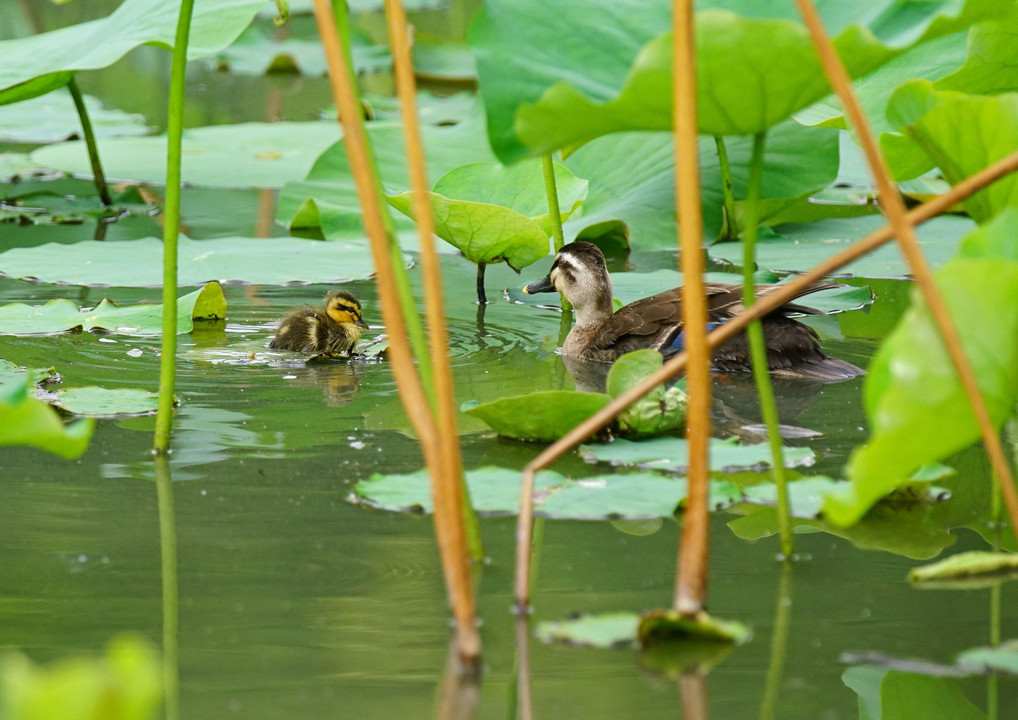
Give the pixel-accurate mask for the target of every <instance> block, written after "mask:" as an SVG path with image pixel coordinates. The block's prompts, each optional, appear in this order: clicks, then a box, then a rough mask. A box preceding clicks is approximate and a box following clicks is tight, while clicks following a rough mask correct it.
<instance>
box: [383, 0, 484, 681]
mask: <svg viewBox="0 0 1018 720" xmlns="http://www.w3.org/2000/svg"><path fill="white" fill-rule="evenodd" d="M385 15H386V19H387V21H388V26H389V44H390V46H391V48H392V59H393V66H394V68H395V75H396V90H397V94H398V96H399V102H400V107H401V108H402V115H403V136H404V139H405V143H406V149H407V165H408V167H409V170H410V184H411V188H412V189H413V191H414V217H415V219H416V221H417V230H418V233H419V234H420V239H421V270H422V275H423V277H424V298H425V309H426V313H427V319H428V328H429V330H430V332H429V342H430V346H431V348H430V349H431V359H432V370H433V373H434V381H435V398H436V405H437V408H436V409H437V414H438V425H439V427H441V428H442V432H440V433H438V440H439V448H438V452H439V462H438V463H437V465H436V466H435V467H433V468H432V473H431V476H432V483H433V491H432V492H433V496H434V504H435V533H436V535H437V536H438V544H439V550H440V553H441V557H442V566H443V568H444V569H445V575H446V578H447V579H449V582H448V585H449V591H450V592H449V594H450V598H449V600H450V603H451V605H452V609H453V615H454V617H455V618H456V635H457V639H458V646H459V654H460V659H461V660H462V661H463V662H464V663H466V664H468V665H470V666H476V665H477V664H478V662H479V660H480V656H481V638H480V634H479V633H478V631H477V624H476V607H475V603H474V594H473V588H472V586H471V583H470V566H469V563H468V559H469V552H468V550H467V542H466V530H465V527H464V517H465V512H464V506H465V503H464V497H463V494H464V493H463V460H462V457H461V456H460V446H459V433H458V432H457V429H456V425H457V423H456V407H455V388H454V386H453V378H452V368H451V364H450V362H449V334H448V330H447V328H446V323H445V308H444V303H443V288H442V274H441V267H440V264H439V258H438V251H437V250H436V249H435V223H434V219H433V218H432V215H431V203H430V201H429V200H428V190H429V186H428V177H427V169H426V167H425V163H424V148H423V146H422V144H421V131H420V124H419V122H418V117H417V88H416V83H415V81H414V73H413V62H412V60H411V57H410V43H409V40H408V39H409V32H408V28H407V20H406V13H405V12H404V10H403V4H402V3H401V2H400V0H385Z"/></svg>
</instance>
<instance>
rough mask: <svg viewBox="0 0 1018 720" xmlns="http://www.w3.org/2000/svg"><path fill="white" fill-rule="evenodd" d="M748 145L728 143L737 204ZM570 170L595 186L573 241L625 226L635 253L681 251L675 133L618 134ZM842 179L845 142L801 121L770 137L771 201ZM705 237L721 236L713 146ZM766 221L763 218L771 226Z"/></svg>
mask: <svg viewBox="0 0 1018 720" xmlns="http://www.w3.org/2000/svg"><path fill="white" fill-rule="evenodd" d="M751 146H752V142H751V140H750V139H749V138H729V139H728V140H727V149H728V156H729V161H730V164H731V174H732V183H733V185H734V189H735V194H736V196H737V197H741V196H744V195H745V193H746V189H747V185H748V180H749V163H750V155H751V150H752V147H751ZM566 165H567V166H568V167H569V169H570V170H572V171H573V172H574V173H576V174H577V175H579V176H580V177H585V178H589V179H590V190H589V194H588V195H587V199H586V200H585V201H584V202H583V205H582V206H581V207H580V209H579V210H578V211H577V212H576V213H574V214H573V216H572V217H571V218H570V219H569V221H568V222H567V223H566V225H565V228H564V229H565V233H566V239H567V240H568V239H571V238H573V237H577V236H579V237H580V238H581V239H590V238H589V237H586V236H585V235H586V234H587V233H592V232H594V233H595V234H596V231H597V229H598V227H610V225H609V224H610V223H612V222H613V221H621V222H622V225H623V227H624V228H625V234H626V236H627V237H628V238H630V240H631V242H632V245H633V247H634V248H638V249H655V248H674V247H675V237H676V235H675V151H674V146H673V143H672V135H671V133H663V132H654V133H649V132H633V133H617V134H614V135H610V136H607V137H602V138H598V139H597V140H595V141H593V142H592V143H589V144H588V145H585V146H584V147H582V148H580V149H579V150H578V151H577V152H575V153H573V154H572V155H570V156H569V159H568V160H566ZM837 172H838V134H837V133H836V132H835V131H833V130H831V129H829V128H808V127H803V126H801V125H799V124H798V123H796V122H794V121H791V120H789V121H787V122H785V123H782V124H780V125H778V126H776V127H775V128H774V129H773V130H771V132H770V133H768V135H767V152H766V156H765V158H764V179H763V187H764V197H766V198H790V197H798V196H800V195H803V194H804V193H810V192H813V191H815V190H818V189H819V188H822V187H824V186H825V185H827V184H828V183H830V182H831V181H832V180H834V178H835V176H836V175H837ZM700 184H701V195H702V208H703V213H704V236H705V238H707V239H710V240H713V239H714V238H715V237H716V236H717V235H718V232H719V231H720V229H721V206H722V197H721V173H720V170H719V167H718V160H717V148H716V146H715V144H714V140H713V139H711V138H701V140H700ZM766 219H767V218H766V217H763V218H761V220H762V221H766Z"/></svg>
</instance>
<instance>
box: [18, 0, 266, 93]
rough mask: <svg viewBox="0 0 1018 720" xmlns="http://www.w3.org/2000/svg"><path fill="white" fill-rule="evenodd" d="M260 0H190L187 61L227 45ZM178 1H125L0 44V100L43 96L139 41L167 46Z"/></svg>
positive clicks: (171, 38) (172, 35)
mask: <svg viewBox="0 0 1018 720" xmlns="http://www.w3.org/2000/svg"><path fill="white" fill-rule="evenodd" d="M264 4H265V3H264V0H195V3H194V11H193V15H192V18H191V34H190V39H189V41H188V45H187V57H188V59H190V60H193V59H195V58H199V57H202V56H204V55H207V54H209V53H211V52H215V51H216V50H219V49H220V48H224V47H226V46H227V45H229V44H230V43H231V42H233V40H234V39H235V38H236V37H237V36H238V35H239V34H240V33H241V31H242V30H243V29H244V28H245V27H247V26H248V24H249V23H250V22H251V19H252V18H253V17H254V16H255V13H257V12H258V10H259V9H260V8H261V7H262V6H263V5H264ZM179 14H180V0H126V1H125V2H124V3H123V4H122V5H121V6H120V7H118V8H117V9H116V10H114V11H113V13H112V14H111V15H109V16H108V17H105V18H101V19H99V20H92V21H90V22H85V23H81V24H80V25H72V26H70V27H65V28H60V29H59V30H53V31H51V32H47V33H42V34H41V35H33V36H31V37H26V38H18V39H15V40H7V41H5V42H2V43H0V104H3V103H8V102H15V101H18V100H25V99H28V98H30V97H35V96H38V95H43V94H45V93H46V92H49V91H50V90H52V89H54V88H56V87H60V86H61V85H64V84H65V83H66V82H67V81H68V79H70V77H71V74H72V73H73V72H74V71H76V70H95V69H98V68H103V67H106V66H107V65H112V64H113V63H114V62H116V61H117V60H119V59H120V58H122V57H123V56H124V55H126V54H127V53H128V52H130V51H131V50H133V49H134V48H136V47H138V46H139V45H160V46H163V47H166V48H172V47H173V43H174V39H175V36H176V31H177V18H178V16H179Z"/></svg>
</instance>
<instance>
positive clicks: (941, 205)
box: [515, 152, 1018, 608]
mask: <svg viewBox="0 0 1018 720" xmlns="http://www.w3.org/2000/svg"><path fill="white" fill-rule="evenodd" d="M1015 170H1018V152H1014V153H1012V154H1011V155H1008V156H1007V157H1005V158H1002V159H1001V160H998V161H997V162H995V163H993V164H992V165H990V166H988V167H986V168H984V169H982V170H980V171H979V172H977V173H975V174H974V175H972V176H971V177H969V178H966V179H965V180H962V181H961V182H959V183H958V184H957V185H955V186H954V187H952V188H951V189H950V190H948V191H947V192H945V193H944V194H942V195H939V196H937V197H935V198H933V199H932V200H930V201H928V202H925V203H923V204H922V205H920V206H919V207H917V208H915V209H914V210H912V211H911V212H909V213H908V219H909V221H910V222H912V223H915V224H917V225H918V224H920V223H924V222H926V221H927V220H929V219H930V218H934V217H936V216H937V215H939V214H941V213H943V212H946V211H947V210H949V209H950V208H951V207H952V206H954V205H955V204H957V203H959V202H961V201H962V200H964V199H966V198H968V197H969V196H971V195H973V194H975V193H977V192H979V191H980V190H982V189H983V188H984V187H986V186H987V185H989V184H991V183H993V182H995V181H997V180H999V179H1000V178H1002V177H1005V176H1006V175H1008V174H1010V173H1012V172H1014V171H1015ZM894 237H895V236H894V231H893V230H892V229H891V226H890V225H885V226H884V227H882V228H880V229H879V230H876V231H874V232H872V233H870V234H869V235H867V236H866V237H864V238H862V239H861V240H859V241H857V242H856V243H854V244H853V245H852V246H850V247H847V248H845V249H844V250H842V251H841V252H838V253H836V254H834V255H832V256H831V257H829V258H827V259H826V260H824V261H822V262H820V263H818V264H817V265H815V266H814V267H813V268H812V269H810V270H809V271H807V272H805V273H803V274H802V275H800V276H798V277H797V278H796V279H795V280H793V281H792V282H790V283H788V284H787V285H784V286H782V287H780V288H778V289H776V290H775V291H774V292H770V293H768V294H767V295H766V296H765V297H764V298H761V300H760V301H759V302H758V303H756V304H755V305H754V306H753V307H751V308H748V309H746V310H745V311H744V312H742V313H740V314H739V315H737V316H736V317H734V318H732V319H731V320H729V321H728V322H726V323H724V324H722V325H721V326H720V327H718V328H717V329H715V330H713V331H712V332H711V333H710V334H709V335H708V336H707V341H708V343H709V344H710V346H711V348H716V347H718V346H719V345H721V344H722V343H724V342H725V341H726V340H729V339H731V338H733V337H735V336H736V335H737V334H738V333H739V332H741V331H742V329H743V328H745V327H746V325H748V324H749V323H750V322H751V321H752V320H755V319H757V318H761V317H763V316H764V315H766V314H767V313H770V312H773V311H774V310H777V309H778V308H779V307H781V306H782V305H784V304H785V303H787V302H789V301H790V300H792V299H794V298H795V297H797V296H798V295H800V294H801V293H802V291H803V290H805V289H806V288H807V287H809V286H810V285H812V284H813V283H815V282H817V281H818V280H820V279H822V278H824V277H827V276H828V275H830V274H832V273H834V272H836V271H838V270H840V269H841V268H842V267H844V266H845V265H848V264H850V263H852V262H854V261H856V260H858V259H859V258H861V257H863V256H864V255H866V254H868V253H871V252H873V251H874V250H876V249H877V248H879V247H882V246H883V245H885V244H886V243H888V242H890V241H891V240H893V239H894ZM688 359H689V356H688V354H687V353H685V352H682V353H679V354H678V355H675V356H674V357H672V358H670V359H669V360H668V361H666V362H665V363H664V365H662V366H661V367H660V368H659V369H658V370H656V371H654V372H653V373H651V374H650V375H648V376H647V377H645V378H644V379H643V380H641V381H640V382H639V383H638V384H637V385H635V386H633V387H632V388H630V389H629V390H627V391H626V392H624V393H623V394H621V395H619V396H618V397H616V398H615V399H614V400H612V401H611V402H610V403H608V405H606V406H605V407H604V408H602V409H601V410H599V411H597V412H596V413H594V414H593V415H591V416H590V417H589V418H587V419H586V420H584V421H583V422H581V423H580V424H579V425H577V426H576V427H574V428H573V429H572V430H570V431H569V432H568V433H566V434H565V435H564V436H563V437H561V438H559V439H558V440H557V441H556V442H554V443H552V444H551V445H549V446H548V447H547V448H545V449H544V450H543V451H542V452H541V453H540V454H539V455H538V456H537V457H536V458H534V459H533V460H531V461H530V462H529V463H528V464H527V466H526V467H525V468H524V469H523V478H522V481H521V488H520V515H519V517H518V518H517V524H516V588H515V595H516V604H517V606H518V607H520V608H526V607H527V606H528V605H529V602H530V590H529V588H530V567H529V562H530V545H531V537H530V531H531V528H532V526H533V494H534V475H535V473H537V472H538V471H539V470H543V469H545V468H547V467H548V466H550V465H551V464H552V463H554V462H556V461H557V460H559V459H560V458H562V456H564V455H565V454H566V453H568V452H570V451H572V450H573V449H574V448H575V447H576V446H577V445H579V444H580V443H582V442H583V441H584V440H586V439H587V438H589V437H590V436H591V435H593V434H594V433H596V432H598V431H599V430H601V429H602V428H604V427H605V426H606V425H607V424H608V423H610V422H611V421H612V420H614V419H615V417H616V416H617V415H618V414H619V413H621V412H622V411H623V410H625V409H626V408H628V407H629V406H630V405H632V404H633V403H635V402H636V401H637V400H639V399H640V398H642V397H643V396H644V395H646V394H647V393H649V392H650V391H651V390H653V389H654V388H656V387H657V386H658V385H660V384H661V383H663V382H665V381H667V380H670V379H671V378H673V377H675V376H676V375H678V374H679V373H680V372H682V371H683V369H685V367H686V362H687V360H688Z"/></svg>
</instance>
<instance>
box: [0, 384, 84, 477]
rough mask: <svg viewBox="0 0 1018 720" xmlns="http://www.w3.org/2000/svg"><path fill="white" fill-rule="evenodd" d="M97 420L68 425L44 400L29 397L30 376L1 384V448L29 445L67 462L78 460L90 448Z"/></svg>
mask: <svg viewBox="0 0 1018 720" xmlns="http://www.w3.org/2000/svg"><path fill="white" fill-rule="evenodd" d="M94 430H95V420H92V419H91V418H89V419H85V420H78V421H76V422H73V423H71V424H69V425H65V424H64V423H63V421H62V420H61V419H60V416H59V415H58V414H57V411H56V410H54V409H53V408H51V407H50V406H49V405H47V404H46V403H44V402H42V401H41V400H36V399H35V398H34V397H32V396H31V395H30V394H29V376H28V373H22V374H21V375H19V376H17V377H15V378H14V379H13V380H11V381H10V382H5V383H2V384H0V446H5V445H6V446H9V445H28V446H30V447H37V448H40V449H41V450H45V451H46V452H50V453H53V454H54V455H59V456H60V457H64V458H76V457H79V456H80V455H81V454H82V453H84V452H85V450H86V448H88V442H89V440H91V439H92V433H93V431H94Z"/></svg>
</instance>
